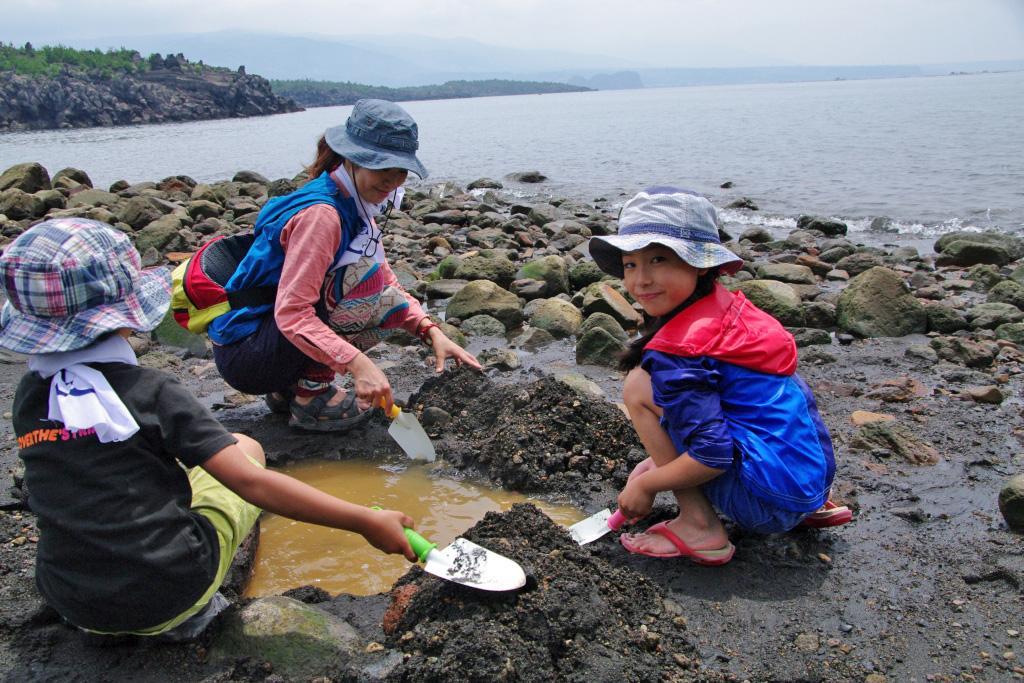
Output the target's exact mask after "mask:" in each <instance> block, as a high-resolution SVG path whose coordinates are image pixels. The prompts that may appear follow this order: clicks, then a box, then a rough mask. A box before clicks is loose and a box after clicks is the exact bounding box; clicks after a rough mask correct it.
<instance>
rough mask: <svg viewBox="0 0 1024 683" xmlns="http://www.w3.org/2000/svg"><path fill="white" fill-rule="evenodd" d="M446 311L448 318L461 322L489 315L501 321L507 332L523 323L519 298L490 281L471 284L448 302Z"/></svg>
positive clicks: (477, 281)
mask: <svg viewBox="0 0 1024 683" xmlns="http://www.w3.org/2000/svg"><path fill="white" fill-rule="evenodd" d="M445 310H446V314H447V316H448V317H450V318H459V319H460V320H468V319H469V318H472V317H473V316H474V315H480V314H487V315H490V316H493V317H495V318H497V319H498V320H500V321H501V322H502V324H503V325H504V326H505V329H506V330H511V329H513V328H515V327H518V326H519V325H520V324H521V323H522V322H523V309H522V306H521V304H520V303H519V297H517V296H516V295H515V294H513V293H512V292H509V291H508V290H505V289H502V288H501V287H500V286H499V285H497V284H495V283H494V282H491V281H490V280H475V281H473V282H470V283H469V284H467V285H466V286H465V287H463V288H462V289H460V290H459V291H458V292H457V293H456V294H455V296H453V297H452V298H451V299H450V300H449V301H448V306H447V308H446V309H445Z"/></svg>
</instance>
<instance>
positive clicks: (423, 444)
mask: <svg viewBox="0 0 1024 683" xmlns="http://www.w3.org/2000/svg"><path fill="white" fill-rule="evenodd" d="M385 414H386V415H387V416H388V417H390V418H391V426H390V427H388V434H390V435H391V438H392V439H394V440H395V441H396V442H397V443H398V445H399V446H401V447H402V450H403V451H405V454H406V455H408V456H409V457H410V458H412V459H413V460H426V461H427V462H434V460H435V459H436V458H437V453H436V452H435V451H434V444H432V443H430V437H428V436H427V433H426V432H425V431H423V427H422V425H420V421H419V420H417V419H416V416H415V415H413V414H412V413H407V412H405V411H403V410H402V409H401V408H399V407H398V406H396V405H393V404H392V406H391V412H390V413H389V412H387V411H385Z"/></svg>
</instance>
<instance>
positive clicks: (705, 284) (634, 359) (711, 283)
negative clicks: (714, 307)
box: [619, 266, 718, 372]
mask: <svg viewBox="0 0 1024 683" xmlns="http://www.w3.org/2000/svg"><path fill="white" fill-rule="evenodd" d="M716 280H718V266H715V267H714V268H709V269H708V272H706V273H704V274H703V275H700V276H698V277H697V283H696V285H695V286H694V288H693V294H691V295H690V296H689V297H687V299H686V301H684V302H683V303H681V304H679V305H678V306H676V307H675V308H673V309H672V310H671V311H669V312H668V313H666V314H665V315H659V316H657V317H654V318H649V317H648V316H647V314H646V313H645V314H644V334H643V336H641V337H638V338H636V339H634V340H633V341H632V342H630V344H629V346H627V347H626V350H625V351H623V352H622V355H621V356H620V357H619V370H622V371H623V372H629V371H630V370H632V369H633V368H635V367H637V366H638V365H640V360H641V359H642V358H643V355H644V347H645V346H647V342H649V341H651V340H652V339H654V335H656V334H658V330H660V329H661V328H662V327H664V326H665V323H667V322H668V321H669V320H671V319H672V318H674V317H676V316H677V315H678V314H679V313H681V312H682V311H683V310H684V309H686V308H688V307H689V306H692V305H693V304H694V303H696V302H697V301H699V300H700V299H703V298H704V297H706V296H707V295H708V294H710V293H711V292H712V291H714V289H715V281H716Z"/></svg>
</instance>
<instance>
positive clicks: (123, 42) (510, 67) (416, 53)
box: [70, 31, 1024, 89]
mask: <svg viewBox="0 0 1024 683" xmlns="http://www.w3.org/2000/svg"><path fill="white" fill-rule="evenodd" d="M70 46H71V47H77V48H101V49H106V48H118V47H126V48H129V49H133V50H138V51H139V52H140V53H141V54H142V55H143V56H146V55H148V54H150V53H153V52H159V53H162V54H178V53H182V54H184V55H185V56H186V57H187V58H188V59H190V60H193V61H196V60H202V61H204V62H205V63H207V64H215V65H217V66H224V67H228V68H231V69H237V68H238V67H239V66H245V67H246V70H247V71H248V72H249V73H256V74H260V75H261V76H263V77H265V78H269V79H277V80H296V79H309V80H314V81H332V82H353V83H363V84H367V85H375V86H387V87H408V86H423V85H437V84H441V83H445V82H448V81H470V80H490V79H500V80H517V81H547V82H559V83H569V84H572V85H577V86H581V87H589V88H597V89H616V88H640V87H668V86H681V85H714V84H723V83H766V82H788V81H808V80H834V79H859V78H893V77H902V76H922V75H939V74H948V73H950V72H956V71H982V70H990V71H1003V70H1016V69H1024V61H1014V62H975V63H956V64H934V65H914V64H910V65H883V66H799V65H779V66H766V67H738V68H718V69H715V68H671V67H660V66H658V65H652V64H646V63H643V62H639V61H629V60H623V59H619V58H614V57H608V56H604V55H587V54H579V53H572V52H563V51H554V50H529V49H520V48H512V47H500V46H495V45H487V44H484V43H481V42H478V41H475V40H472V39H467V38H458V39H436V38H427V37H424V36H413V35H393V36H345V37H341V38H334V37H302V36H286V35H276V34H264V33H243V32H236V31H219V32H213V33H192V34H167V35H151V36H140V35H134V36H108V37H103V38H95V39H89V40H77V41H70Z"/></svg>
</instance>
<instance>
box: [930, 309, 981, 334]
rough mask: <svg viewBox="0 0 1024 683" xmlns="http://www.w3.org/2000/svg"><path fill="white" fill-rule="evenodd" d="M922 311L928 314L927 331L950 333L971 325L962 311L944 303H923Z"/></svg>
mask: <svg viewBox="0 0 1024 683" xmlns="http://www.w3.org/2000/svg"><path fill="white" fill-rule="evenodd" d="M924 311H925V314H926V315H927V316H928V331H929V332H941V333H943V334H951V333H953V332H956V331H957V330H966V329H967V328H969V327H970V326H971V324H970V323H969V322H967V316H965V315H964V314H963V312H961V311H960V310H958V309H956V308H953V307H952V306H947V305H946V304H940V303H929V304H925V307H924Z"/></svg>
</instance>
